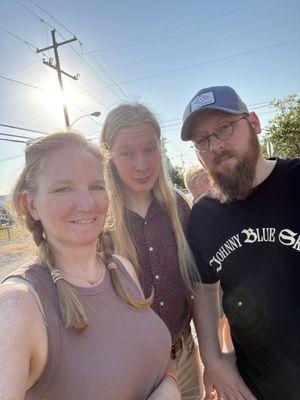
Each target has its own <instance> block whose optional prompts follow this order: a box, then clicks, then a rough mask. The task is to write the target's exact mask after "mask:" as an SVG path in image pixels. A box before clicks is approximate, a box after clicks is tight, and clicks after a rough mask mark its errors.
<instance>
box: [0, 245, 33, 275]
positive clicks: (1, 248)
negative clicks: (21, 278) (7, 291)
mask: <svg viewBox="0 0 300 400" xmlns="http://www.w3.org/2000/svg"><path fill="white" fill-rule="evenodd" d="M34 248H35V247H34V244H33V243H32V241H31V239H30V238H29V237H18V238H12V239H11V240H8V239H5V240H4V239H2V240H0V282H1V280H2V279H3V278H4V276H5V275H7V274H8V273H10V272H12V271H14V270H16V269H17V268H18V267H20V266H21V265H22V264H24V263H25V262H27V261H29V260H30V258H32V256H33V254H34Z"/></svg>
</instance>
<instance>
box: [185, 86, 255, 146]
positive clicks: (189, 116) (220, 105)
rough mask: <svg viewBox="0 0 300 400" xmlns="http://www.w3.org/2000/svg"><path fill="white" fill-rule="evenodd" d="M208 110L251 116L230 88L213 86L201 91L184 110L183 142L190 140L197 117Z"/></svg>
mask: <svg viewBox="0 0 300 400" xmlns="http://www.w3.org/2000/svg"><path fill="white" fill-rule="evenodd" d="M206 110H220V111H224V112H226V113H228V114H249V111H248V108H247V106H246V104H245V103H243V101H242V100H241V98H240V96H239V95H238V94H237V93H236V91H235V90H233V89H232V88H231V87H230V86H212V87H209V88H205V89H201V90H199V92H197V93H196V94H195V96H194V97H193V98H192V100H191V101H190V102H189V104H188V105H187V107H186V109H185V110H184V114H183V125H182V128H181V139H182V140H184V141H187V140H190V138H191V127H192V123H193V121H194V120H195V117H198V116H199V114H200V113H202V112H203V111H206Z"/></svg>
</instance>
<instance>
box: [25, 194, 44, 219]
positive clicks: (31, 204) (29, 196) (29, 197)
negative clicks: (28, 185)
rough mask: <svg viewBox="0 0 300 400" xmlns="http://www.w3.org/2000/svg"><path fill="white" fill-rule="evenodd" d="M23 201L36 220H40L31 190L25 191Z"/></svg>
mask: <svg viewBox="0 0 300 400" xmlns="http://www.w3.org/2000/svg"><path fill="white" fill-rule="evenodd" d="M22 201H23V204H24V206H25V207H26V208H27V210H28V211H29V212H30V215H31V216H32V218H33V219H34V220H35V221H39V220H40V217H39V213H38V211H37V209H36V207H35V201H34V197H33V195H32V194H31V193H30V192H24V193H23V195H22Z"/></svg>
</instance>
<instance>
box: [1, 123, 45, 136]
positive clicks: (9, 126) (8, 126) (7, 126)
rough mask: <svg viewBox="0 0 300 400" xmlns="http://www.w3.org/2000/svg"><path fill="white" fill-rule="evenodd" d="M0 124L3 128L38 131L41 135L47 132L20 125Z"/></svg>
mask: <svg viewBox="0 0 300 400" xmlns="http://www.w3.org/2000/svg"><path fill="white" fill-rule="evenodd" d="M0 126H4V127H5V128H12V129H20V130H21V131H27V132H34V133H40V134H42V135H48V133H47V132H43V131H36V130H34V129H27V128H22V127H20V126H14V125H6V124H0Z"/></svg>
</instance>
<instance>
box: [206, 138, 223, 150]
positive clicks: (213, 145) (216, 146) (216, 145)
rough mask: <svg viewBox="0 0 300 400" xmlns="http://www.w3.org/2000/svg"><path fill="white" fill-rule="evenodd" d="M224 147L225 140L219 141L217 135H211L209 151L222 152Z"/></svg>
mask: <svg viewBox="0 0 300 400" xmlns="http://www.w3.org/2000/svg"><path fill="white" fill-rule="evenodd" d="M223 147H224V140H220V139H218V138H217V137H216V136H215V135H211V136H210V137H209V138H208V148H209V151H215V150H220V149H222V148H223Z"/></svg>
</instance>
